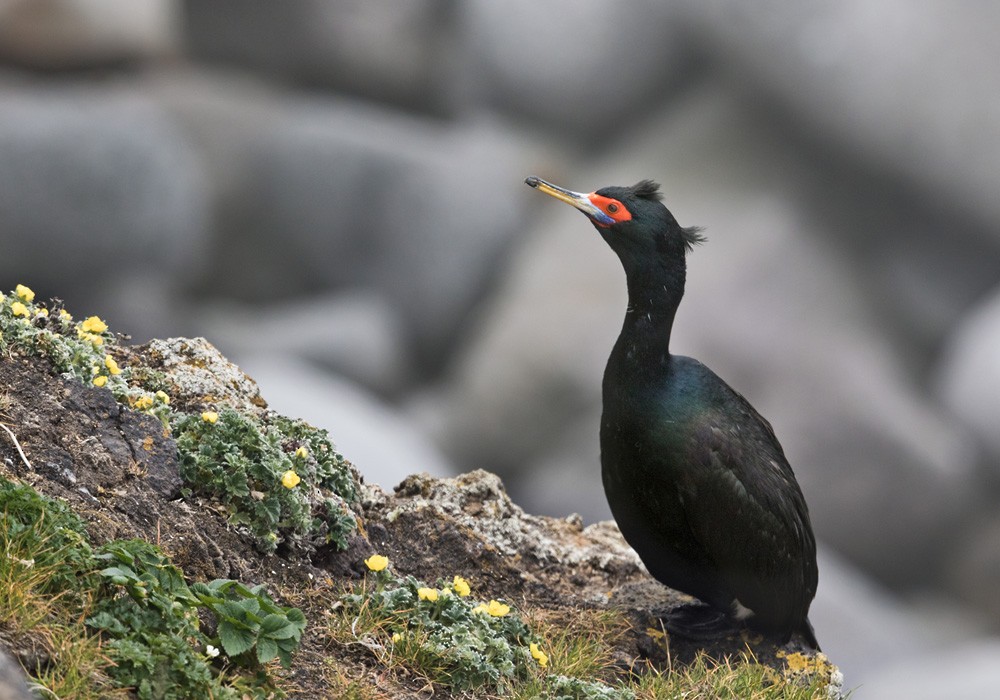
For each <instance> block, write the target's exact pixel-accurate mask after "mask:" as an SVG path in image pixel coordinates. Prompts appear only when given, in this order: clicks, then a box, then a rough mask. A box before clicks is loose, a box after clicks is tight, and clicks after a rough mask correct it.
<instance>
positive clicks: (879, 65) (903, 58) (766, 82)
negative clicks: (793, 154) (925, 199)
mask: <svg viewBox="0 0 1000 700" xmlns="http://www.w3.org/2000/svg"><path fill="white" fill-rule="evenodd" d="M676 11H677V13H678V15H680V16H681V17H683V18H684V19H683V20H682V21H683V22H684V23H685V24H686V25H687V29H688V31H689V32H691V34H692V35H695V36H697V35H699V34H700V35H701V38H702V40H703V41H704V42H705V45H706V47H705V48H706V51H707V52H709V53H711V54H714V55H715V56H716V57H717V58H718V63H719V65H721V66H724V67H725V69H726V70H727V72H730V73H733V74H735V75H736V76H737V77H738V79H739V80H740V81H741V82H742V83H743V84H744V85H746V86H747V87H746V89H747V90H749V91H752V92H753V93H755V94H757V95H758V96H759V97H760V98H762V99H766V100H768V101H774V102H777V103H778V104H779V105H780V106H781V107H783V108H785V109H787V110H788V111H789V112H790V113H791V115H792V118H793V120H794V122H795V123H796V124H797V125H799V128H803V126H802V125H807V126H805V127H804V128H805V129H807V130H809V131H811V132H813V133H816V134H822V135H823V138H825V139H830V140H831V141H832V142H833V143H835V147H836V148H837V149H838V150H843V149H846V150H847V151H848V152H850V153H851V154H852V155H853V156H854V157H857V158H861V159H864V160H866V161H868V162H877V163H878V165H879V167H880V168H883V169H886V170H889V171H892V172H896V173H899V174H901V175H903V176H904V177H905V178H907V179H908V180H910V181H912V182H915V183H917V184H918V186H919V187H920V188H921V189H923V190H924V191H925V192H927V193H933V194H934V196H935V197H936V198H938V199H941V198H944V199H947V200H951V201H953V202H955V203H956V204H957V205H958V207H957V208H958V209H959V210H961V209H965V208H971V209H973V210H974V211H976V212H977V213H978V214H979V215H980V216H981V217H982V218H984V219H986V220H987V221H991V222H993V224H992V228H993V234H995V232H996V222H998V221H1000V202H998V201H997V198H996V196H995V193H996V182H997V176H998V172H997V163H998V162H1000V127H998V125H997V122H996V120H994V119H991V118H990V116H989V115H991V114H995V113H996V111H997V109H998V108H1000V90H998V89H997V88H998V82H997V81H998V78H997V76H996V74H994V73H992V72H991V71H983V70H981V67H982V66H985V65H991V64H993V63H996V60H997V58H998V53H997V52H998V49H997V48H996V44H995V43H994V42H992V41H990V38H989V37H990V36H991V28H992V27H993V26H995V25H996V23H997V21H998V20H1000V9H998V7H997V6H995V5H993V4H988V3H987V4H981V5H974V6H973V5H969V6H964V7H963V8H961V9H959V8H955V7H952V6H944V5H938V4H931V3H929V4H913V3H908V2H905V0H897V1H896V2H891V3H883V4H880V5H879V7H878V8H877V9H875V8H873V7H872V6H871V5H870V4H869V3H866V2H864V0H853V1H852V2H845V3H838V4H837V5H835V6H824V7H820V5H819V4H817V3H800V4H793V3H787V2H782V1H781V0H771V2H769V3H766V4H764V5H754V6H753V7H752V8H751V7H750V6H748V5H742V4H740V3H738V2H720V3H703V2H698V1H697V0H694V1H689V2H684V3H680V4H679V5H677V7H676ZM889 46H891V47H892V51H888V52H887V51H886V47H889ZM929 163H933V164H934V166H933V167H928V164H929Z"/></svg>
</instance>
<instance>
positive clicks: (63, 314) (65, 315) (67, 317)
mask: <svg viewBox="0 0 1000 700" xmlns="http://www.w3.org/2000/svg"><path fill="white" fill-rule="evenodd" d="M59 318H61V319H62V320H63V321H72V320H73V314H71V313H70V312H69V311H67V310H66V309H59Z"/></svg>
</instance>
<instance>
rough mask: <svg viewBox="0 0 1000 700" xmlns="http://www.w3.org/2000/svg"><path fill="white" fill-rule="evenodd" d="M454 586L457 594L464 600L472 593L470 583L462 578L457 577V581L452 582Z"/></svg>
mask: <svg viewBox="0 0 1000 700" xmlns="http://www.w3.org/2000/svg"><path fill="white" fill-rule="evenodd" d="M452 585H453V586H454V588H455V592H456V593H458V594H459V595H460V596H462V597H463V598H464V597H465V596H467V595H469V593H471V592H472V589H471V588H469V582H468V581H466V580H465V579H464V578H462V577H461V576H456V577H455V580H454V581H452Z"/></svg>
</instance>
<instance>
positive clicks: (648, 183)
mask: <svg viewBox="0 0 1000 700" xmlns="http://www.w3.org/2000/svg"><path fill="white" fill-rule="evenodd" d="M631 190H632V194H634V195H635V196H636V197H640V198H642V199H649V200H652V201H654V202H659V201H660V200H661V199H663V193H662V192H660V185H659V184H658V183H656V182H653V181H652V180H640V181H639V182H637V183H635V184H634V185H632V187H631Z"/></svg>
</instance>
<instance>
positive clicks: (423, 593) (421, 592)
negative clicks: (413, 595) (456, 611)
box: [417, 588, 438, 603]
mask: <svg viewBox="0 0 1000 700" xmlns="http://www.w3.org/2000/svg"><path fill="white" fill-rule="evenodd" d="M417 596H419V597H420V600H429V601H431V602H432V603H433V602H434V601H435V600H437V599H438V592H437V591H435V590H434V589H433V588H418V589H417Z"/></svg>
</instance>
